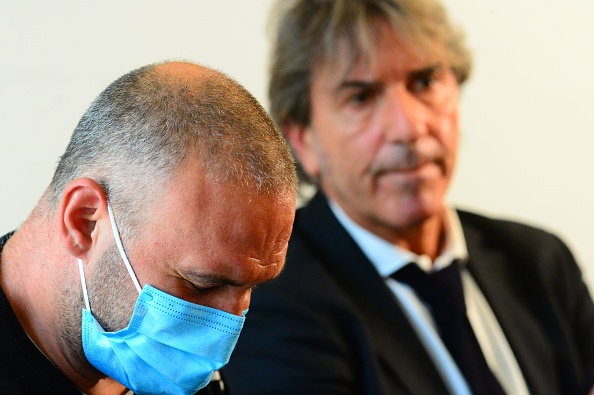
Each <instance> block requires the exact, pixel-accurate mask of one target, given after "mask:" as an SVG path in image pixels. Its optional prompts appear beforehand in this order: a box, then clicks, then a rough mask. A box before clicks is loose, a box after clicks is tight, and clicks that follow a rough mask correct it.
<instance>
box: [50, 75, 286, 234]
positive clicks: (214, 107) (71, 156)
mask: <svg viewBox="0 0 594 395" xmlns="http://www.w3.org/2000/svg"><path fill="white" fill-rule="evenodd" d="M160 65H162V64H153V65H149V66H145V67H142V68H139V69H137V70H134V71H132V72H130V73H128V74H126V75H124V76H122V77H121V78H119V79H118V80H116V81H115V82H113V83H112V84H111V85H109V87H107V89H105V90H104V91H103V92H102V93H101V94H100V95H99V96H98V97H97V98H96V99H95V101H94V102H93V103H92V104H91V106H90V107H89V109H88V110H87V111H86V113H85V114H84V115H83V117H82V118H81V120H80V122H79V123H78V126H77V127H76V129H75V130H74V133H73V135H72V137H71V140H70V143H69V144H68V147H67V148H66V151H65V153H64V155H62V157H61V159H60V161H59V163H58V167H57V169H56V171H55V173H54V176H53V179H52V182H51V184H50V187H49V189H48V195H49V196H48V197H49V203H50V210H51V211H54V210H55V209H56V208H57V207H58V205H59V203H60V200H61V198H62V193H63V191H64V188H65V187H66V186H67V185H68V183H69V182H71V181H72V180H74V179H76V178H80V177H88V178H91V179H93V180H95V181H96V182H98V183H99V184H100V185H101V186H102V187H103V188H104V190H105V192H106V194H107V196H108V199H109V200H110V202H111V204H112V205H113V206H114V207H116V206H117V207H118V208H117V212H118V214H119V215H118V217H119V218H118V225H120V226H121V227H122V233H129V232H132V231H133V229H134V228H135V226H137V225H138V219H139V218H140V217H141V216H140V213H141V212H142V210H141V209H142V206H143V203H145V202H146V201H147V200H149V199H151V197H152V196H154V195H158V192H159V191H160V189H159V187H160V186H162V185H163V182H165V181H166V180H167V179H168V178H169V177H170V176H171V174H172V172H173V171H174V170H175V169H176V168H177V167H178V166H179V165H180V164H181V162H182V161H183V160H184V159H185V158H186V157H188V156H189V155H193V156H196V157H197V159H198V160H200V161H201V163H202V166H203V168H204V170H205V172H207V173H208V174H209V175H211V176H212V177H213V179H214V180H215V182H217V183H232V184H235V185H237V186H250V187H253V188H254V189H255V190H256V191H258V192H263V193H282V192H284V193H286V192H293V193H295V190H296V175H295V166H294V162H293V159H292V157H291V154H290V150H289V148H288V146H287V144H286V143H285V141H284V139H283V137H282V135H281V133H280V132H279V131H278V129H277V127H276V126H275V124H274V123H273V122H272V120H271V119H270V118H269V116H268V115H267V114H266V112H265V111H264V109H263V108H262V107H261V106H260V104H259V103H258V102H257V101H256V99H254V97H253V96H252V95H251V94H250V93H249V92H248V91H247V90H245V89H244V88H243V87H242V86H241V85H239V84H238V83H237V82H235V81H233V80H232V79H230V78H229V77H227V76H225V75H223V74H221V73H218V72H214V71H212V70H209V69H206V68H204V69H203V70H204V72H203V73H202V74H201V75H200V76H198V77H196V78H194V77H193V76H192V77H188V78H179V76H176V75H171V74H168V73H167V72H164V71H162V70H160V68H159V66H160ZM114 210H115V208H114Z"/></svg>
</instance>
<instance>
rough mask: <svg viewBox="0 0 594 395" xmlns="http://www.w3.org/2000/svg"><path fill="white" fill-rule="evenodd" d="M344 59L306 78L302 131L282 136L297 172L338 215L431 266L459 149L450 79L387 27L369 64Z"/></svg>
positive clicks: (290, 129) (288, 128)
mask: <svg viewBox="0 0 594 395" xmlns="http://www.w3.org/2000/svg"><path fill="white" fill-rule="evenodd" d="M394 53H398V56H397V57H395V56H393V54H394ZM348 59H349V58H348V51H347V50H346V49H345V50H344V51H343V56H342V58H340V59H338V61H337V62H334V63H332V64H319V65H318V66H317V67H316V68H315V69H314V73H313V79H312V84H311V109H312V116H311V122H310V124H309V125H305V126H304V125H296V124H288V125H285V126H284V131H285V133H286V135H287V136H288V138H289V140H290V142H291V144H292V146H293V148H294V150H295V152H296V154H297V156H298V158H299V160H300V163H301V164H302V166H303V168H304V170H305V171H306V172H307V173H308V174H309V175H310V176H311V177H312V178H314V179H316V180H317V181H318V183H319V185H320V187H321V188H322V189H323V191H324V193H325V194H326V195H327V196H328V197H329V198H330V199H332V200H334V201H335V202H336V203H338V204H339V205H340V207H341V208H342V209H343V210H344V211H345V212H346V213H347V215H349V216H350V217H351V218H352V219H353V220H355V221H356V222H357V223H358V224H359V225H361V226H362V227H364V228H366V229H367V230H369V231H371V232H373V233H375V234H377V235H379V236H380V237H383V238H385V239H386V240H388V241H391V242H394V243H396V244H397V245H400V246H402V247H404V248H407V249H409V250H412V251H413V252H415V253H417V254H427V255H429V256H431V257H435V256H436V255H437V253H438V251H439V247H440V245H439V243H440V233H441V230H442V220H443V201H444V195H445V193H446V191H447V188H448V185H449V183H450V180H451V177H452V173H453V170H454V165H455V162H456V154H457V145H458V104H457V99H458V84H457V82H456V79H455V77H454V74H453V72H452V71H451V69H450V68H448V67H447V65H445V64H443V63H442V62H441V61H440V59H438V58H431V57H430V56H426V55H425V56H423V55H421V54H419V53H416V52H414V51H413V49H412V47H411V46H409V45H408V44H407V43H406V42H404V41H403V40H401V39H400V37H399V36H398V34H397V33H396V32H394V31H393V30H391V28H390V27H388V26H386V25H384V26H383V27H382V29H381V35H380V38H379V40H378V42H377V47H376V53H375V55H374V56H373V58H372V59H370V60H371V61H369V60H367V59H363V58H362V57H360V58H359V59H357V60H356V61H355V63H354V65H353V66H352V67H349V60H348Z"/></svg>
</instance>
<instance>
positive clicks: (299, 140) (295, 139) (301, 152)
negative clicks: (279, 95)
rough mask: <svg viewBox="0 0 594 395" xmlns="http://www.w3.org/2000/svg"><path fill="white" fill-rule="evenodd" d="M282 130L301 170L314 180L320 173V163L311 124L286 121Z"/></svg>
mask: <svg viewBox="0 0 594 395" xmlns="http://www.w3.org/2000/svg"><path fill="white" fill-rule="evenodd" d="M282 130H283V133H284V134H285V137H286V138H287V140H288V141H289V144H290V145H291V148H292V149H293V153H294V154H295V156H296V157H297V160H298V161H299V164H300V165H301V167H302V168H303V171H305V173H307V175H308V176H309V177H310V178H311V179H313V180H316V179H317V178H318V176H319V173H320V163H319V159H318V147H317V146H316V141H315V138H316V137H315V136H314V131H313V130H312V128H311V126H304V125H298V124H295V123H287V124H285V125H283V126H282Z"/></svg>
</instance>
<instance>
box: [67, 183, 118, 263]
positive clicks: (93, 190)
mask: <svg viewBox="0 0 594 395" xmlns="http://www.w3.org/2000/svg"><path fill="white" fill-rule="evenodd" d="M105 215H109V214H108V210H107V197H106V195H105V192H104V191H103V188H101V185H99V184H98V183H97V182H95V181H93V180H91V179H89V178H77V179H75V180H73V181H71V182H70V183H69V184H68V185H67V186H66V188H65V189H64V193H63V195H62V200H61V202H60V208H59V231H60V238H61V240H62V244H63V245H64V247H65V248H66V250H67V251H68V252H69V253H70V255H73V256H75V257H77V258H80V259H82V260H86V258H87V254H88V252H89V250H90V249H91V247H92V246H93V237H92V234H93V230H94V229H95V225H96V223H97V220H98V219H100V218H102V217H103V216H105Z"/></svg>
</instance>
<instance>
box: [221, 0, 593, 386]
mask: <svg viewBox="0 0 594 395" xmlns="http://www.w3.org/2000/svg"><path fill="white" fill-rule="evenodd" d="M281 3H282V4H279V9H280V14H279V15H278V19H277V20H276V29H277V32H276V37H275V38H276V41H275V42H274V43H273V55H272V65H271V66H272V67H271V76H270V86H269V95H270V102H271V113H272V115H273V118H275V120H276V121H277V123H278V124H279V125H280V127H281V128H282V130H283V132H284V134H285V136H286V138H287V139H288V140H289V142H290V144H291V146H292V148H293V150H294V153H295V156H296V157H297V159H298V161H299V163H300V165H301V167H302V169H303V170H304V172H305V173H306V174H307V175H308V176H309V177H310V179H312V180H313V181H314V182H315V183H316V185H317V187H318V193H317V194H316V195H315V196H314V197H313V198H312V200H311V201H309V202H308V203H307V205H306V206H305V207H304V208H302V209H300V210H299V211H298V212H297V215H296V218H295V225H294V228H293V234H292V235H291V240H290V242H289V251H288V253H287V264H286V268H285V271H284V272H283V274H282V275H281V276H280V278H279V279H278V280H277V281H275V282H273V283H270V284H265V285H263V286H262V287H259V288H258V292H257V293H256V294H255V295H254V297H253V299H252V308H251V310H250V315H251V316H250V320H249V321H248V322H247V323H246V327H245V328H244V332H243V334H242V338H241V339H240V340H239V342H238V345H237V349H236V353H235V354H234V358H233V360H232V361H231V363H230V365H229V366H228V369H227V373H228V378H229V380H230V384H231V385H232V389H235V386H234V384H235V383H237V392H236V393H237V394H240V395H248V394H249V395H268V394H270V395H272V394H283V395H288V394H294V395H301V394H307V395H329V394H332V395H339V394H340V395H347V394H348V395H362V394H366V395H382V394H383V395H396V394H409V395H417V394H418V395H438V394H439V395H445V394H457V395H463V394H465V395H467V394H475V395H487V394H498V395H501V394H509V395H512V394H513V395H527V394H535V395H567V394H586V393H588V392H589V391H590V390H591V389H592V387H593V385H594V305H593V304H592V299H591V297H590V294H589V292H588V290H587V289H586V285H585V284H584V282H583V281H582V279H581V273H580V270H579V268H578V266H577V265H576V262H575V260H574V258H573V257H572V255H571V253H570V252H569V250H568V249H567V247H566V246H565V245H564V244H563V243H562V242H561V241H560V240H559V239H558V238H557V237H555V236H554V235H551V234H549V233H547V232H544V231H542V230H540V229H535V228H532V227H529V226H526V225H523V224H518V223H513V222H509V221H502V220H495V219H491V218H486V217H484V216H481V215H477V214H475V213H469V212H464V211H462V210H456V209H454V208H452V207H449V206H448V205H447V204H446V203H445V194H446V192H447V189H448V186H449V184H450V180H451V178H452V174H453V171H454V166H455V163H456V154H457V149H458V95H459V87H460V85H462V84H463V83H464V81H465V80H466V78H467V77H468V75H469V73H470V56H469V53H468V51H467V49H466V47H465V45H464V42H463V39H462V37H461V35H460V34H459V33H458V31H457V30H456V29H454V28H453V27H452V26H451V24H450V23H449V22H448V19H447V17H446V14H445V11H444V10H443V7H442V6H441V5H440V4H439V3H438V2H437V1H435V0H334V1H326V0H282V1H281ZM264 331H266V336H261V334H262V333H263V332H264ZM267 345H273V346H272V347H267Z"/></svg>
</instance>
